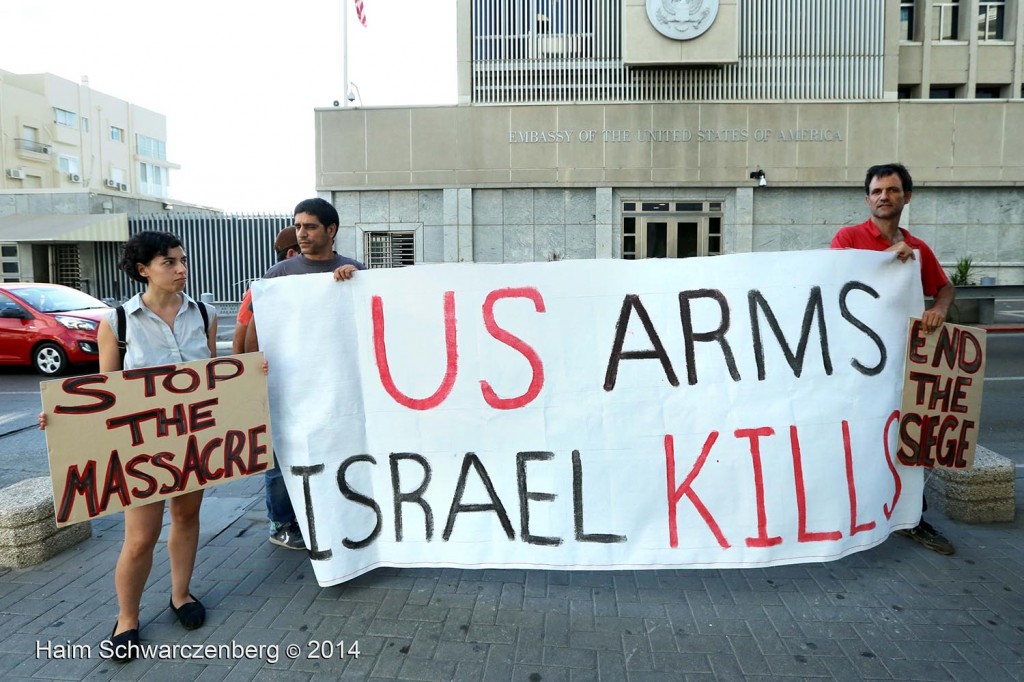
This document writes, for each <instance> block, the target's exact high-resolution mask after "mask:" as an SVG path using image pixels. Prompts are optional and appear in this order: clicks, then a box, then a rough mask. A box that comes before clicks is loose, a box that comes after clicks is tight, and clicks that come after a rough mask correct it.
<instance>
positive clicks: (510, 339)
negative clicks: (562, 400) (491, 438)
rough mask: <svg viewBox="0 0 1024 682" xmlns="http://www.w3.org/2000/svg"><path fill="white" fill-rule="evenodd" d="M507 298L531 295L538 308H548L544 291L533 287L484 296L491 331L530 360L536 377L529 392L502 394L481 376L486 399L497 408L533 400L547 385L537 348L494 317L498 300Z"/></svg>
mask: <svg viewBox="0 0 1024 682" xmlns="http://www.w3.org/2000/svg"><path fill="white" fill-rule="evenodd" d="M503 298H528V299H530V300H531V301H533V306H534V309H535V310H536V311H537V312H538V313H543V312H545V309H544V299H543V298H542V297H541V295H540V292H539V291H537V290H536V289H535V288H533V287H519V288H508V289H498V290H496V291H492V292H491V293H489V294H487V298H486V299H485V300H484V306H483V313H484V326H485V327H486V328H487V331H488V333H489V334H490V335H491V336H493V337H494V338H496V339H497V340H498V341H501V342H502V343H504V344H505V345H507V346H511V347H512V348H514V349H515V350H517V351H519V352H520V353H521V354H522V355H523V357H525V358H526V359H527V361H528V362H529V363H530V370H531V371H532V373H533V378H532V379H531V380H530V386H529V387H528V388H527V389H526V392H525V393H523V394H522V395H519V396H516V397H515V398H501V397H499V396H498V394H497V393H495V392H494V390H493V389H492V388H491V385H490V384H489V383H488V382H487V381H486V380H484V379H481V380H480V390H481V392H482V393H483V394H484V400H485V401H487V404H488V405H490V406H491V407H493V408H494V409H496V410H514V409H516V408H519V407H523V406H524V405H528V404H530V403H531V402H532V401H533V400H534V398H536V397H537V395H538V394H539V393H540V390H541V388H543V387H544V364H543V363H542V362H541V361H540V356H539V355H537V351H535V350H534V349H533V348H532V347H531V346H530V345H529V344H528V343H526V342H525V341H523V340H522V339H520V338H519V337H517V336H514V335H512V334H510V333H509V332H507V331H505V330H504V329H502V328H501V327H499V326H498V323H497V322H495V321H494V304H495V303H496V302H497V301H500V300H501V299H503Z"/></svg>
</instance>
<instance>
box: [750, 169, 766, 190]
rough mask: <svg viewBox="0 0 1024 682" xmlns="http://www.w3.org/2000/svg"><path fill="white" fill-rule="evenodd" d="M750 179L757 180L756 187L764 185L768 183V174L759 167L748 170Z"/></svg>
mask: <svg viewBox="0 0 1024 682" xmlns="http://www.w3.org/2000/svg"><path fill="white" fill-rule="evenodd" d="M750 179H751V180H757V186H758V187H765V186H766V185H767V184H768V176H767V175H765V174H764V171H763V170H761V169H760V168H758V169H757V170H756V171H750Z"/></svg>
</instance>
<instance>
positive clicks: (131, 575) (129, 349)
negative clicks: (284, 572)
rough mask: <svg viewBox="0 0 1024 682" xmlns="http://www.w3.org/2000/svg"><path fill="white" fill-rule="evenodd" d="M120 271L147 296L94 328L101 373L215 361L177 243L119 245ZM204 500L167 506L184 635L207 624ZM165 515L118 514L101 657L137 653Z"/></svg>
mask: <svg viewBox="0 0 1024 682" xmlns="http://www.w3.org/2000/svg"><path fill="white" fill-rule="evenodd" d="M118 267H120V268H121V269H122V270H124V272H125V273H126V274H127V275H128V276H129V277H131V278H132V279H134V280H136V281H138V282H141V283H143V284H145V285H146V290H145V291H144V292H143V293H141V294H136V295H135V296H134V297H132V298H131V299H130V300H129V301H128V302H127V303H125V304H124V305H122V306H118V307H117V308H116V309H115V310H112V311H111V312H110V315H109V316H108V318H107V319H105V320H103V321H102V322H100V326H99V329H98V331H97V340H98V342H99V360H100V371H101V372H115V371H119V370H125V369H137V368H140V367H152V366H156V365H168V364H178V363H182V362H191V361H193V360H205V359H209V358H212V357H215V356H216V354H217V345H216V339H217V317H216V311H215V310H213V309H208V308H207V306H206V304H204V303H197V302H196V301H195V300H193V299H192V298H190V297H189V296H188V295H187V294H185V293H184V289H185V283H186V278H187V275H188V257H187V256H186V255H185V249H184V247H183V246H182V244H181V240H180V239H178V238H177V237H176V236H174V235H173V234H170V233H167V232H141V233H139V234H137V235H135V236H133V237H132V238H131V239H129V240H128V243H127V244H125V247H124V253H123V255H122V257H121V261H120V263H119V264H118ZM39 424H40V428H45V427H46V415H45V414H41V415H40V416H39ZM202 501H203V491H202V490H197V491H193V492H190V493H185V494H182V495H179V496H177V497H173V498H171V500H170V509H171V530H170V535H169V537H168V540H167V554H168V556H169V558H170V564H171V599H170V608H171V611H173V612H174V614H175V616H177V618H178V620H179V621H180V622H181V624H182V626H184V627H185V629H187V630H194V629H195V628H198V627H199V626H201V625H202V624H203V621H204V620H205V619H206V609H205V608H204V607H203V605H202V604H201V603H200V602H199V600H198V599H196V598H195V597H194V596H193V595H192V594H191V592H190V591H189V583H190V582H191V580H192V571H193V569H194V568H195V561H196V551H197V548H198V545H199V507H200V505H201V504H202ZM163 513H164V502H163V501H160V502H154V503H152V504H147V505H143V506H137V507H136V506H133V507H130V508H127V509H125V510H124V544H123V545H122V546H121V555H120V557H119V558H118V560H117V568H116V569H115V572H114V587H115V589H116V590H117V602H118V608H119V611H118V614H117V621H116V622H115V623H114V629H113V632H112V633H111V636H110V640H109V643H104V644H105V646H104V650H105V651H106V652H109V654H110V655H111V656H112V657H113V658H114V659H115V660H118V661H128V660H131V659H133V658H135V657H136V656H137V655H138V654H139V649H138V644H139V604H140V602H141V600H142V590H143V588H144V587H145V585H146V579H147V578H148V577H149V573H150V569H151V568H152V566H153V551H154V549H155V548H156V543H157V540H158V539H159V537H160V528H161V525H162V523H163Z"/></svg>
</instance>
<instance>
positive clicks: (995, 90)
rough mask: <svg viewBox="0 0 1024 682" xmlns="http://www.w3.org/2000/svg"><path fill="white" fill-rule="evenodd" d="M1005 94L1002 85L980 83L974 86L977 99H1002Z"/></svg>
mask: <svg viewBox="0 0 1024 682" xmlns="http://www.w3.org/2000/svg"><path fill="white" fill-rule="evenodd" d="M1005 96H1006V95H1004V94H1003V86H1002V85H979V86H977V87H976V88H974V98H975V99H1001V98H1003V97H1005Z"/></svg>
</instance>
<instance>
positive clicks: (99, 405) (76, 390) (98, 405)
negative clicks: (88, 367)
mask: <svg viewBox="0 0 1024 682" xmlns="http://www.w3.org/2000/svg"><path fill="white" fill-rule="evenodd" d="M106 381H107V377H106V375H104V374H95V375H91V376H84V377H72V378H70V379H65V380H64V382H63V383H62V384H61V385H60V387H61V389H62V390H63V391H64V392H65V393H70V394H71V395H81V396H86V397H88V398H95V399H96V402H94V403H90V404H88V405H57V407H55V408H54V409H53V411H54V412H55V413H56V414H94V413H96V412H103V411H105V410H108V409H110V408H111V407H113V406H114V404H115V403H116V402H117V397H116V396H115V395H114V394H113V393H111V392H110V391H101V390H99V389H87V388H85V386H87V385H88V384H103V383H106Z"/></svg>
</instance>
